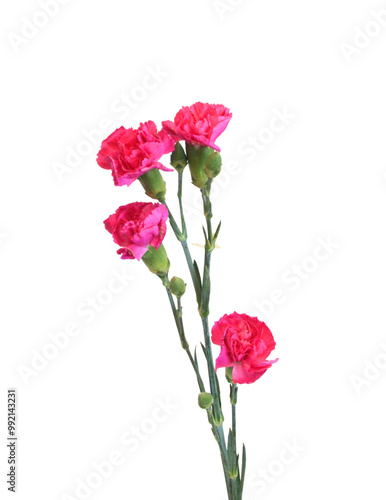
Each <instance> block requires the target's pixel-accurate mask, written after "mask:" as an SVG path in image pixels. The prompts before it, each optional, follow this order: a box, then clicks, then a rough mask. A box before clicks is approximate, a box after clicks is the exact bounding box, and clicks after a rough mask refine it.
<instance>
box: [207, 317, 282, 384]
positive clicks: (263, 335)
mask: <svg viewBox="0 0 386 500" xmlns="http://www.w3.org/2000/svg"><path fill="white" fill-rule="evenodd" d="M212 341H213V343H214V344H217V345H219V346H221V352H220V355H219V357H218V358H217V360H216V370H217V369H218V368H224V367H233V372H232V378H233V381H234V382H235V383H236V384H251V383H252V382H255V381H256V380H257V379H259V378H260V377H261V376H262V375H264V373H265V372H266V371H267V370H268V368H269V367H270V366H272V364H273V363H276V361H277V359H275V360H273V361H268V360H267V357H268V356H269V355H270V353H271V351H273V349H274V348H275V345H276V343H275V341H274V339H273V336H272V333H271V331H270V330H269V328H268V327H267V325H266V324H265V323H263V322H262V321H259V320H258V319H257V318H252V317H251V316H248V315H247V314H238V313H236V312H234V313H233V314H225V315H224V316H223V317H222V318H221V319H219V320H218V321H217V322H216V323H215V324H214V326H213V328H212Z"/></svg>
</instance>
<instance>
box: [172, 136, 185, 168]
mask: <svg viewBox="0 0 386 500" xmlns="http://www.w3.org/2000/svg"><path fill="white" fill-rule="evenodd" d="M170 164H171V166H172V167H173V168H175V169H176V170H177V172H182V171H183V170H184V168H185V167H186V165H187V164H188V158H187V157H186V154H185V151H184V148H183V147H182V146H181V143H179V142H176V145H175V147H174V151H173V153H172V154H171V156H170Z"/></svg>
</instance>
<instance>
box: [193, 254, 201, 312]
mask: <svg viewBox="0 0 386 500" xmlns="http://www.w3.org/2000/svg"><path fill="white" fill-rule="evenodd" d="M193 270H194V277H195V280H194V281H195V283H194V289H195V290H196V298H197V304H199V305H200V304H201V290H202V285H201V275H200V270H199V268H198V265H197V262H196V261H194V262H193Z"/></svg>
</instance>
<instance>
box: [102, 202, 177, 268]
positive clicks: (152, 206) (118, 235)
mask: <svg viewBox="0 0 386 500" xmlns="http://www.w3.org/2000/svg"><path fill="white" fill-rule="evenodd" d="M168 215H169V214H168V210H167V208H166V207H165V205H161V204H160V203H144V202H141V203H140V202H136V203H129V205H125V206H122V207H119V208H118V210H117V211H116V212H115V214H113V215H110V217H109V218H108V219H106V220H105V222H104V224H105V227H106V229H107V231H109V233H111V234H112V235H113V239H114V241H115V243H117V245H119V246H120V247H122V248H120V249H119V250H118V252H117V253H118V254H120V255H121V258H122V259H137V260H141V259H142V257H143V255H144V254H145V253H146V252H147V250H148V247H149V245H151V246H153V247H155V248H157V249H158V248H159V247H160V245H161V243H162V241H163V239H164V237H165V234H166V220H167V218H168Z"/></svg>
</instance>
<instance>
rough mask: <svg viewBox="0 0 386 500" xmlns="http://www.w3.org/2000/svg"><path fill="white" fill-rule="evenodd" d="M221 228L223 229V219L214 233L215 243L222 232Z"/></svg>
mask: <svg viewBox="0 0 386 500" xmlns="http://www.w3.org/2000/svg"><path fill="white" fill-rule="evenodd" d="M220 229H221V221H220V223H219V225H218V226H217V229H216V232H215V233H214V236H213V240H214V242H215V243H216V240H217V237H218V234H219V232H220Z"/></svg>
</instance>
